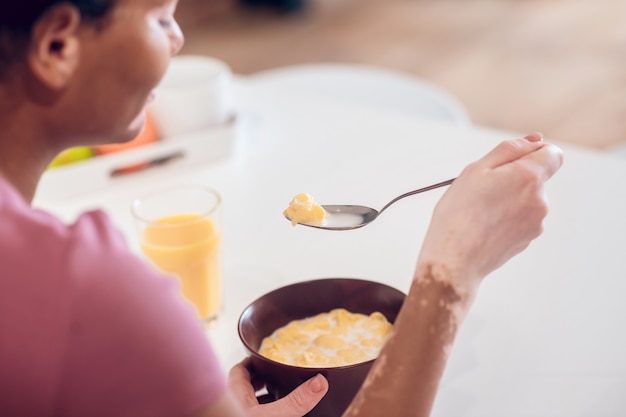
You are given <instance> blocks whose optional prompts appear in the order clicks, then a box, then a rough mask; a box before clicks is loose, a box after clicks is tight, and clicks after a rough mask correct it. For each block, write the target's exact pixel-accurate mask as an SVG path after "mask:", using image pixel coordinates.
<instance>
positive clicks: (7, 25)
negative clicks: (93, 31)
mask: <svg viewBox="0 0 626 417" xmlns="http://www.w3.org/2000/svg"><path fill="white" fill-rule="evenodd" d="M115 1H117V0H18V1H10V0H0V76H2V74H3V72H4V70H6V68H7V67H8V66H9V65H10V64H11V62H12V61H13V60H14V59H16V58H17V57H19V56H20V55H21V54H22V53H24V46H25V45H26V43H27V42H28V40H29V39H30V34H31V31H32V28H33V25H34V24H35V22H36V21H37V19H39V18H40V17H41V16H42V15H43V14H44V13H45V12H46V11H47V10H49V9H51V8H52V7H54V6H56V5H58V4H62V3H67V4H72V5H74V6H76V8H77V9H78V10H79V12H80V14H81V17H82V18H83V19H86V20H94V21H97V20H100V19H103V18H104V17H105V16H106V14H107V13H108V11H109V10H110V9H111V8H112V7H113V4H114V2H115Z"/></svg>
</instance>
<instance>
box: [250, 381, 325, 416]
mask: <svg viewBox="0 0 626 417" xmlns="http://www.w3.org/2000/svg"><path fill="white" fill-rule="evenodd" d="M326 392H328V381H327V380H326V378H324V377H323V376H322V375H321V374H317V375H316V376H314V377H313V378H311V379H309V380H308V381H306V382H305V383H303V384H302V385H300V386H298V387H297V388H296V389H294V390H293V391H291V392H290V393H289V395H287V396H286V397H283V398H281V399H280V400H277V401H274V402H272V403H268V404H263V405H262V406H260V408H261V407H262V408H263V414H262V415H266V416H272V417H302V416H304V415H305V414H306V413H308V412H309V411H311V410H312V409H313V407H315V406H316V405H317V403H318V402H319V401H320V400H321V399H322V397H323V396H324V395H326Z"/></svg>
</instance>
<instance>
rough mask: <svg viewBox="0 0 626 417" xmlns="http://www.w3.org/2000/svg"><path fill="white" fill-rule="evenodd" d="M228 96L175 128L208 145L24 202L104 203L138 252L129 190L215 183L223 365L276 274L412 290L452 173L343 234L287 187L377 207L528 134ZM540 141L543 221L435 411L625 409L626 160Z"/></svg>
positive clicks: (316, 100) (291, 100)
mask: <svg viewBox="0 0 626 417" xmlns="http://www.w3.org/2000/svg"><path fill="white" fill-rule="evenodd" d="M232 99H233V100H232V104H230V105H231V106H232V112H231V113H232V114H229V116H228V118H227V119H225V121H224V122H223V123H221V124H216V125H211V126H208V127H205V128H203V129H202V130H198V131H196V132H191V133H185V134H183V135H181V143H183V142H184V141H186V142H187V143H193V144H196V145H197V144H199V143H201V142H203V141H204V142H203V143H205V144H206V143H207V142H208V141H211V140H213V141H218V142H219V143H217V142H216V145H215V147H214V148H211V147H210V146H208V147H207V146H206V145H202V146H205V147H202V146H197V147H195V148H193V149H192V152H191V153H190V152H188V153H187V154H185V155H184V157H181V158H179V159H177V160H173V161H171V162H170V163H166V164H162V165H159V166H155V167H151V168H150V169H146V170H143V171H140V172H136V173H133V174H132V175H128V176H122V177H119V178H113V179H111V180H110V181H109V182H108V183H107V184H106V185H103V186H98V187H93V188H91V189H81V190H80V192H72V190H71V188H72V183H71V182H70V180H69V179H68V178H69V176H67V177H64V179H63V182H62V184H63V185H62V186H59V183H54V184H53V181H52V180H50V181H51V182H46V179H44V181H43V182H42V186H41V189H39V190H38V194H37V196H36V198H35V201H34V205H35V206H37V207H42V208H44V209H46V210H50V211H52V212H53V213H55V214H57V215H58V216H59V217H61V218H62V219H64V220H66V221H68V222H71V221H72V220H73V219H75V218H76V216H77V215H78V214H79V213H80V212H81V211H84V210H89V209H102V210H105V211H106V212H107V213H108V214H109V216H110V217H111V219H112V221H113V222H114V224H115V225H116V226H117V227H119V229H120V230H121V231H122V232H123V233H124V235H125V236H126V239H127V241H128V244H129V246H130V248H131V249H132V250H133V251H136V252H137V254H138V255H139V256H143V254H142V253H141V250H140V242H139V240H138V237H137V231H136V225H135V223H134V220H133V218H132V215H131V210H130V207H131V202H132V201H133V200H134V199H135V198H137V196H138V195H142V194H145V193H147V192H149V191H151V190H156V189H158V188H160V187H163V186H167V185H173V186H176V184H195V185H203V186H208V187H211V188H212V189H215V190H217V191H218V192H219V193H220V195H221V199H222V233H223V235H222V236H223V240H222V247H221V251H222V252H221V256H222V270H223V272H222V284H223V289H222V291H223V297H222V298H223V307H222V309H221V311H220V313H219V318H218V319H217V320H216V322H215V323H214V324H213V325H212V326H210V327H208V328H207V330H206V332H207V337H208V338H210V340H211V342H212V344H213V346H214V348H215V350H216V352H217V354H218V357H219V359H220V361H221V364H222V366H223V367H224V368H225V369H228V368H230V367H231V366H232V365H234V364H235V363H237V362H239V361H241V360H242V359H243V358H244V357H245V356H246V351H245V349H244V346H243V344H242V341H241V340H240V338H239V336H238V329H237V326H238V321H239V319H240V316H241V314H242V312H243V311H244V310H245V309H246V307H247V306H248V305H249V304H250V303H252V302H253V301H254V300H256V299H258V298H259V297H261V296H262V295H263V294H266V293H268V292H270V291H273V290H275V289H277V288H279V287H283V286H287V285H291V284H295V283H299V282H304V281H308V280H315V279H321V278H356V279H366V280H371V281H376V282H380V283H384V284H386V285H388V286H391V287H393V288H396V289H398V290H400V291H402V292H405V293H406V292H407V291H408V289H409V285H410V282H411V277H412V275H413V268H414V266H415V262H416V260H417V255H418V253H419V249H420V245H421V241H422V239H423V238H424V235H425V233H426V230H427V227H428V224H429V220H430V216H431V214H432V211H433V209H434V207H435V204H436V203H437V201H438V199H439V198H440V197H441V195H442V194H443V193H444V192H445V190H446V186H445V185H443V186H440V187H437V188H435V189H432V190H428V191H426V192H422V193H419V194H416V195H412V196H408V197H406V198H402V199H401V200H398V201H396V202H394V203H393V204H392V205H390V206H389V207H387V208H385V210H384V212H380V214H379V215H378V216H377V217H376V218H375V221H372V222H371V223H369V224H367V225H364V226H363V227H359V228H355V229H351V230H320V229H316V228H310V227H304V226H302V225H296V226H293V225H292V224H291V222H289V221H288V220H287V219H286V218H285V217H284V216H283V211H284V210H285V208H286V207H287V205H288V203H289V201H290V200H291V198H292V197H293V196H294V195H296V194H298V193H303V192H304V193H308V194H310V195H312V196H314V197H315V200H316V201H317V202H319V203H320V204H323V205H326V204H330V205H340V204H347V205H362V206H366V207H371V208H374V209H376V210H379V211H380V209H381V208H383V207H385V205H386V204H387V203H388V202H390V201H391V200H393V199H394V198H395V197H397V196H400V195H402V194H404V193H406V192H409V191H411V190H416V189H420V188H422V187H427V186H430V185H433V184H440V183H442V182H444V181H447V180H449V179H452V178H454V177H456V176H458V175H459V174H460V173H461V171H462V169H463V168H464V167H465V166H466V165H467V164H469V163H471V162H472V161H474V160H476V159H478V158H480V157H481V156H482V155H484V154H485V153H486V152H488V151H489V150H490V149H492V148H493V147H494V146H495V145H496V144H498V143H499V142H501V141H502V140H505V139H509V138H515V137H521V136H524V135H525V134H526V133H530V132H514V131H504V130H501V129H493V128H490V127H488V126H477V125H471V124H467V125H466V124H464V125H455V124H453V123H448V122H446V121H442V120H436V119H433V118H428V117H419V116H415V115H411V114H408V113H406V112H401V111H397V110H396V109H394V108H390V107H388V106H385V105H384V103H380V104H376V103H373V102H361V101H355V100H351V99H349V98H341V97H337V96H331V95H329V94H328V93H327V92H324V91H315V90H314V89H313V90H311V89H309V90H305V89H296V88H292V87H290V85H286V86H284V87H281V85H280V84H279V83H275V82H273V83H263V82H262V81H259V80H254V78H253V77H244V76H236V77H234V79H233V80H232ZM503 105H511V106H514V103H513V102H510V103H503ZM545 140H546V141H549V142H552V143H555V144H557V145H559V146H560V147H561V148H562V149H563V151H564V155H565V162H564V165H563V167H562V168H561V170H560V171H559V172H558V173H557V174H556V175H555V176H554V177H553V178H552V179H551V180H550V181H549V182H548V183H547V186H546V188H547V194H548V199H549V202H550V212H549V214H548V216H547V218H546V219H545V222H544V232H543V234H542V235H541V236H540V237H539V238H538V239H536V240H535V241H533V242H532V243H531V245H530V246H529V247H528V248H527V249H526V250H525V251H524V252H522V253H521V254H519V255H517V256H515V257H514V258H513V259H511V260H510V261H509V262H508V263H506V264H505V265H504V266H502V267H501V268H499V269H498V270H496V271H495V272H493V273H492V274H491V275H490V276H488V277H487V279H486V280H485V281H484V282H483V284H482V287H481V289H480V293H479V295H478V297H477V299H476V300H475V302H474V306H473V308H472V310H471V313H470V315H469V316H468V318H467V319H466V321H465V323H464V325H463V327H462V329H461V331H460V333H459V336H458V338H457V342H456V344H455V346H454V348H453V351H452V353H451V356H450V359H449V362H448V366H447V368H446V371H445V373H444V376H443V379H442V382H441V386H440V390H439V393H438V396H437V399H436V402H435V406H434V409H433V412H432V415H433V416H435V417H436V416H439V417H447V416H450V417H452V416H455V417H456V416H465V417H502V416H507V417H517V416H519V417H522V416H523V417H544V416H549V417H618V416H623V415H625V413H626V397H624V392H626V354H625V353H626V330H625V328H624V327H622V326H623V325H624V324H623V323H624V320H626V302H624V297H625V296H626V279H625V278H626V256H625V250H626V187H624V186H622V185H620V184H621V183H620V178H622V179H625V178H626V159H624V158H623V157H621V156H617V155H613V154H609V153H605V152H602V151H599V150H593V149H588V148H582V147H578V146H574V145H570V144H566V143H561V142H559V140H558V138H546V139H545ZM175 143H176V141H175V140H174V139H172V140H170V141H169V142H168V145H167V146H170V147H172V148H171V149H170V148H168V149H167V151H168V152H169V151H172V149H174V148H173V146H174V145H172V144H175ZM196 145H194V146H196ZM149 152H150V156H151V157H154V156H159V155H158V153H157V152H156V151H155V150H150V151H149ZM212 152H213V153H212ZM78 169H79V168H76V170H77V171H76V172H73V173H70V174H72V175H73V176H76V173H77V172H79V171H78ZM79 176H80V175H79ZM82 177H83V182H84V177H85V176H82ZM87 177H88V176H87ZM77 187H78V186H77ZM81 187H83V185H81ZM57 191H59V192H57ZM59 195H61V196H62V198H61V197H58V196H59ZM458 209H459V210H463V207H459V208H458ZM459 238H462V237H459ZM172 337H175V335H172Z"/></svg>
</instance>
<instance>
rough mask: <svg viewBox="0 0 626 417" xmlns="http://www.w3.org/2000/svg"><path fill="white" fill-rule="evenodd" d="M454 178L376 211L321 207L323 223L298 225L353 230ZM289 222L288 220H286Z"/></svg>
mask: <svg viewBox="0 0 626 417" xmlns="http://www.w3.org/2000/svg"><path fill="white" fill-rule="evenodd" d="M455 179H456V178H452V179H449V180H446V181H442V182H439V183H437V184H433V185H429V186H428V187H423V188H419V189H417V190H413V191H409V192H407V193H404V194H402V195H399V196H398V197H396V198H394V199H393V200H391V201H390V202H388V203H387V204H385V206H384V207H383V208H382V209H380V210H376V209H373V208H371V207H367V206H357V205H347V204H334V205H322V207H323V208H324V211H325V212H326V218H325V219H324V222H323V223H298V224H301V225H303V226H308V227H314V228H316V229H324V230H353V229H358V228H360V227H363V226H365V225H368V224H370V223H371V222H373V221H374V220H376V219H377V218H378V216H380V214H381V213H382V212H383V211H385V210H386V209H387V208H388V207H389V206H390V205H392V204H393V203H395V202H396V201H398V200H401V199H403V198H405V197H409V196H411V195H415V194H419V193H423V192H425V191H430V190H434V189H436V188H440V187H445V186H446V185H450V184H452V182H453V181H454V180H455ZM287 219H288V220H290V219H289V218H287Z"/></svg>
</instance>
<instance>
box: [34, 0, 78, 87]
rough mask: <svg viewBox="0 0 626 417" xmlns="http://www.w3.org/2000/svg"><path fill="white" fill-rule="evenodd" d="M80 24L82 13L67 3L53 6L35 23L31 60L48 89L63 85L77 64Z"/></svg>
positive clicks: (36, 73) (37, 75)
mask: <svg viewBox="0 0 626 417" xmlns="http://www.w3.org/2000/svg"><path fill="white" fill-rule="evenodd" d="M80 23H81V16H80V12H79V11H78V9H77V8H76V7H75V6H73V5H71V4H68V3H62V4H60V5H58V6H54V7H53V8H52V9H50V10H48V11H47V12H45V13H44V15H43V16H42V17H41V18H39V20H37V22H35V25H34V27H33V30H32V36H31V48H30V50H29V52H28V63H29V64H30V67H31V70H32V71H33V73H34V75H35V76H36V77H37V78H38V79H39V80H40V81H41V82H42V83H43V84H45V85H47V86H48V87H49V88H52V89H55V90H56V89H62V88H64V87H65V86H66V85H67V83H68V82H69V80H70V79H71V76H72V74H73V73H74V70H75V68H76V66H77V65H78V58H79V46H80V42H79V39H78V30H79V28H80Z"/></svg>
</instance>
